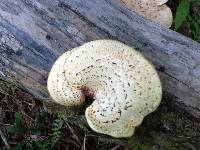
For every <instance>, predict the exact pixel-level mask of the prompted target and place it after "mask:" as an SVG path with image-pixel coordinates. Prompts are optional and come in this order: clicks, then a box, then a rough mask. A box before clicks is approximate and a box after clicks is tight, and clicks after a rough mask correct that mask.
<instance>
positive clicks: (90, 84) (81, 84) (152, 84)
mask: <svg viewBox="0 0 200 150" xmlns="http://www.w3.org/2000/svg"><path fill="white" fill-rule="evenodd" d="M47 84H48V91H49V93H50V95H51V97H52V98H53V99H54V100H55V101H56V102H58V103H60V104H62V105H65V106H76V105H81V104H83V103H84V101H85V96H92V97H93V99H94V101H93V103H92V104H91V105H90V106H89V107H88V108H87V109H86V111H85V116H86V119H87V122H88V124H89V126H90V127H91V128H92V129H93V130H94V131H96V132H98V133H103V134H107V135H110V136H113V137H129V136H131V135H133V133H134V129H135V127H136V126H138V125H139V124H140V123H141V122H142V120H143V118H144V117H145V116H146V115H147V114H149V113H151V112H152V111H154V110H155V109H156V108H157V107H158V105H159V104H160V101H161V95H162V89H161V83H160V80H159V77H158V74H157V72H156V70H155V69H154V67H153V66H152V64H151V63H149V62H148V61H147V60H146V59H145V58H144V57H143V56H142V55H141V54H140V53H139V52H137V51H136V50H135V49H133V48H131V47H129V46H127V45H125V44H123V43H121V42H118V41H113V40H97V41H92V42H88V43H86V44H84V45H82V46H80V47H77V48H74V49H72V50H71V51H68V52H66V53H64V54H63V55H62V56H60V57H59V58H58V60H57V61H56V62H55V64H54V65H53V67H52V69H51V71H50V74H49V77H48V83H47Z"/></svg>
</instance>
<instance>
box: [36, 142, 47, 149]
mask: <svg viewBox="0 0 200 150" xmlns="http://www.w3.org/2000/svg"><path fill="white" fill-rule="evenodd" d="M49 143H50V142H49V140H45V141H42V142H41V141H38V142H36V143H35V144H36V145H37V147H38V148H40V150H46V149H47V146H48V145H49Z"/></svg>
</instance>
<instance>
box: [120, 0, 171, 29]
mask: <svg viewBox="0 0 200 150" xmlns="http://www.w3.org/2000/svg"><path fill="white" fill-rule="evenodd" d="M119 1H121V2H122V3H123V4H124V5H125V6H126V7H127V8H129V9H130V10H132V11H134V12H136V13H138V14H139V15H141V16H143V17H145V18H146V19H150V20H152V21H155V22H157V23H159V24H161V25H163V26H165V27H167V28H170V27H171V25H172V22H173V16H172V12H171V9H170V8H169V7H167V5H165V3H166V2H167V1H168V0H119Z"/></svg>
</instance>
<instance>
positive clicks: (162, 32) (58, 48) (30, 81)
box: [0, 0, 200, 119]
mask: <svg viewBox="0 0 200 150" xmlns="http://www.w3.org/2000/svg"><path fill="white" fill-rule="evenodd" d="M105 38H107V39H108V38H109V39H115V40H119V41H122V42H124V43H126V44H128V45H130V46H133V47H135V48H136V49H137V50H138V51H141V52H142V53H143V54H144V55H145V57H147V58H148V59H149V60H150V61H151V62H152V63H153V64H154V65H155V66H156V68H157V70H158V71H159V74H160V76H161V80H162V84H163V90H164V93H165V94H166V95H167V96H169V98H168V101H169V102H170V104H171V105H176V106H178V107H179V108H181V109H183V110H185V111H186V112H188V114H189V115H191V116H192V117H194V118H196V119H200V69H199V68H200V67H199V66H200V44H198V43H197V42H195V41H193V40H191V39H189V38H187V37H184V36H182V35H180V34H178V33H176V32H174V31H172V30H169V29H165V28H163V27H161V26H160V25H158V24H156V23H153V22H151V21H149V20H145V19H144V18H142V17H140V16H138V15H137V14H136V13H134V12H131V11H129V10H128V9H127V8H125V7H123V6H122V5H121V4H120V3H118V2H117V1H115V0H101V1H99V0H87V1H84V0H54V1H51V0H40V1H38V0H2V1H1V2H0V54H1V55H0V82H1V80H2V81H3V80H6V81H9V82H13V83H15V84H16V85H17V86H19V87H20V88H23V89H25V90H26V91H27V92H29V93H31V94H32V95H33V96H34V97H36V98H38V99H40V100H44V101H48V100H50V97H49V94H48V92H47V89H46V80H47V76H48V72H49V70H50V68H51V66H52V65H53V63H54V62H55V60H56V59H57V57H58V56H59V55H61V54H62V53H64V52H65V51H67V50H71V49H72V48H74V47H76V46H79V45H81V44H83V43H85V42H87V41H91V40H95V39H105ZM3 88H4V87H1V89H3Z"/></svg>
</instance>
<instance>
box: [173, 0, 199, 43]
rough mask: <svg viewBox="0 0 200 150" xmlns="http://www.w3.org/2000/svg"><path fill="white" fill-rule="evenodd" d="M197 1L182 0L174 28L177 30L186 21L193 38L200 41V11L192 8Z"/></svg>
mask: <svg viewBox="0 0 200 150" xmlns="http://www.w3.org/2000/svg"><path fill="white" fill-rule="evenodd" d="M197 2H198V0H181V2H180V4H179V6H178V8H177V10H176V16H175V19H174V29H175V30H176V31H177V30H178V29H179V28H180V27H181V26H182V25H183V23H184V22H186V23H187V24H188V26H189V28H190V32H191V33H192V36H193V38H194V39H195V40H197V41H198V42H200V12H199V13H198V12H193V11H192V9H191V8H192V6H194V5H195V4H196V3H197Z"/></svg>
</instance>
